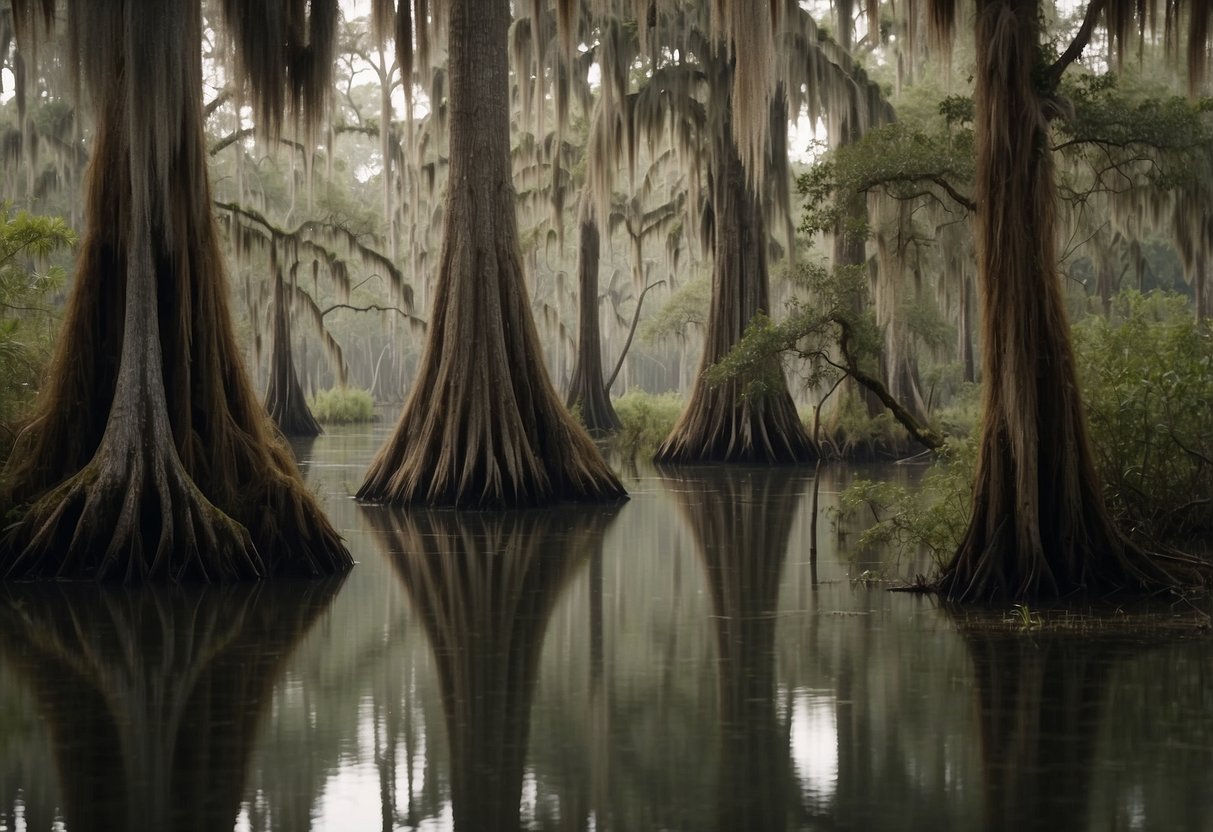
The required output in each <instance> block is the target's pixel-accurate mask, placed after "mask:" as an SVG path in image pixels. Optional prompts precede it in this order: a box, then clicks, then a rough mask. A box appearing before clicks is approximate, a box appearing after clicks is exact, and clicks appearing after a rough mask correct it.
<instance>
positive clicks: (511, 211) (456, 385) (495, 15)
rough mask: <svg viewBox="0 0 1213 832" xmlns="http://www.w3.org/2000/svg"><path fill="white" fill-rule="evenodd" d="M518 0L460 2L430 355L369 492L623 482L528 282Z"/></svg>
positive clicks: (458, 501) (522, 495)
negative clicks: (514, 12)
mask: <svg viewBox="0 0 1213 832" xmlns="http://www.w3.org/2000/svg"><path fill="white" fill-rule="evenodd" d="M509 24H510V4H509V2H508V0H452V1H451V3H450V8H449V23H448V27H447V31H448V41H449V50H448V65H449V67H450V71H449V75H450V78H449V81H450V95H449V101H450V104H449V109H450V114H449V124H450V173H449V179H448V185H447V203H446V217H445V228H444V232H443V246H442V255H441V260H440V264H439V274H438V287H437V292H436V298H435V302H434V311H433V314H432V315H431V320H430V327H429V330H428V339H427V342H426V348H425V356H424V358H423V360H422V365H421V367H420V369H419V371H418V375H417V380H416V382H415V383H414V384H413V389H412V391H411V393H410V395H409V399H408V401H407V402H406V403H405V406H404V412H403V413H402V415H401V417H400V422H399V423H398V424H397V426H396V430H395V432H394V434H393V435H392V437H391V438H390V439H389V440H388V442H387V444H386V445H385V446H384V447H383V448H382V449H381V450H380V452H379V454H378V455H377V456H376V458H375V460H374V462H373V463H372V464H371V469H370V471H369V472H368V474H367V477H366V481H365V482H364V483H363V485H362V488H361V489H360V490H359V492H358V497H359V498H360V499H364V500H370V501H374V502H388V503H395V504H405V503H427V504H432V505H455V506H521V505H537V504H542V503H550V502H555V501H560V500H587V499H593V500H601V499H617V498H620V497H622V496H624V491H623V487H622V486H621V485H620V483H619V481H618V480H617V479H616V478H615V475H614V474H612V473H611V471H610V469H609V468H608V467H607V466H606V463H605V462H603V460H602V457H601V455H600V454H599V453H598V449H597V448H596V447H595V446H594V443H593V441H592V440H591V439H590V438H589V436H588V435H587V434H586V433H585V431H584V430H582V429H581V427H580V426H578V425H577V424H576V423H575V422H574V421H573V420H572V417H571V416H570V415H569V413H568V411H567V410H566V409H565V407H564V405H563V404H562V403H561V402H560V400H559V399H558V398H557V395H556V392H555V390H554V389H553V388H552V383H551V381H550V380H549V378H548V374H547V371H546V370H545V369H544V366H543V359H542V355H541V351H540V346H539V337H538V334H537V333H536V330H535V323H534V321H533V319H532V317H531V311H530V303H529V301H528V298H527V294H526V289H525V286H524V284H523V276H522V259H521V254H520V251H519V244H518V220H517V214H516V211H517V206H516V202H515V195H514V188H513V184H512V180H511V171H510V159H509V99H510V96H509V63H508V60H507V44H506V34H507V30H508V28H509Z"/></svg>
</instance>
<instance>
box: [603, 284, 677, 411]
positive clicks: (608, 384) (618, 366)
mask: <svg viewBox="0 0 1213 832" xmlns="http://www.w3.org/2000/svg"><path fill="white" fill-rule="evenodd" d="M663 283H665V281H664V280H658V281H657V282H656V283H650V284H649V285H648V286H645V287H644V291H643V292H641V293H640V297H639V298H637V299H636V311H635V312H634V313H633V314H632V328H631V329H629V330H628V340H626V341H624V342H623V352H621V353H619V360H618V361H616V362H615V369H614V370H612V371H611V377H610V378H608V379H607V381H606V389H607V390H610V389H611V385H612V384H614V383H615V378H616V376H618V375H619V371H620V370H622V369H623V359H625V358H627V357H628V349H629V348H630V347H631V346H632V338H633V336H635V335H636V324H638V323H640V306H641V304H643V303H644V296H645V295H647V294H648V293H649V290H650V289H653V288H656V287H657V286H660V285H661V284H663Z"/></svg>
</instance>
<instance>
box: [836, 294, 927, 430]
mask: <svg viewBox="0 0 1213 832" xmlns="http://www.w3.org/2000/svg"><path fill="white" fill-rule="evenodd" d="M831 320H833V321H834V323H836V324H838V329H839V333H840V334H839V336H838V347H839V349H841V350H842V357H843V361H844V362H846V364H845V367H844V369H845V370H846V372H847V373H849V374H850V375H851V377H852V378H854V379H855V380H856V381H857V382H859V383H860V384H862V385H863V386H864V387H866V388H868V389H869V390H871V391H872V392H873V393H874V394H875V395H876V398H878V399H880V402H881V404H883V405H884V406H885V407H887V408H888V409H889V412H890V413H892V414H893V418H894V419H896V420H897V421H898V422H899V423H900V424H901V426H902V427H903V428H905V429H906V431H908V432H909V434H910V436H911V437H912V438H913V439H914V440H915V441H917V442H918V443H919V444H921V445H922V446H923V447H926V448H929V449H931V450H932V451H937V450H939V449H940V448H942V447H943V446H944V442H945V439H944V436H943V434H941V433H939V432H938V431H936V430H934V429H932V428H931V427H929V426H927V425H924V424H923V423H922V422H920V421H918V419H917V418H915V416H914V414H913V413H911V412H910V411H908V410H906V409H905V408H904V407H903V406H902V404H901V402H899V401H897V399H896V398H895V397H894V396H893V394H892V393H890V392H889V388H887V387H885V385H884V382H882V381H881V380H880V379H878V378H875V377H873V376H871V375H869V374H868V373H866V372H864V371H863V370H862V369H861V368H860V366H859V362H858V361H856V360H855V356H854V355H853V354H852V352H851V325H850V323H849V322H847V321H846V320H845V319H843V318H840V317H834V318H831Z"/></svg>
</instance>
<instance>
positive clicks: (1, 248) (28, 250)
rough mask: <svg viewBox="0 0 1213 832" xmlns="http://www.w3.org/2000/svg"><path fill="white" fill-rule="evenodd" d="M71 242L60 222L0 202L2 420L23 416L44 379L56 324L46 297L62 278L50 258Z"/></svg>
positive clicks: (59, 219)
mask: <svg viewBox="0 0 1213 832" xmlns="http://www.w3.org/2000/svg"><path fill="white" fill-rule="evenodd" d="M75 243H76V235H75V234H74V233H73V231H72V230H71V228H69V227H68V225H67V223H66V222H64V221H63V220H62V219H61V218H59V217H43V216H37V215H34V214H30V213H27V212H25V211H14V210H13V209H12V208H11V206H10V205H8V204H7V203H0V420H5V421H8V420H11V419H14V418H16V417H17V416H18V415H19V414H20V413H21V411H22V409H23V408H24V407H25V406H26V405H27V404H28V402H29V401H30V399H32V397H33V394H34V393H35V392H36V391H37V388H38V383H39V381H40V380H41V378H42V377H43V375H44V372H45V369H46V365H47V363H48V362H49V360H50V353H51V341H52V337H53V333H54V328H55V322H56V311H55V310H54V309H52V308H51V306H50V298H51V296H52V295H53V293H54V292H56V291H58V290H59V289H60V288H61V287H62V286H63V283H64V280H65V277H66V276H65V272H64V270H63V268H62V267H61V266H58V265H52V264H51V262H50V258H51V256H52V255H54V254H56V253H58V252H60V251H61V250H63V249H67V248H70V247H71V246H73V245H75Z"/></svg>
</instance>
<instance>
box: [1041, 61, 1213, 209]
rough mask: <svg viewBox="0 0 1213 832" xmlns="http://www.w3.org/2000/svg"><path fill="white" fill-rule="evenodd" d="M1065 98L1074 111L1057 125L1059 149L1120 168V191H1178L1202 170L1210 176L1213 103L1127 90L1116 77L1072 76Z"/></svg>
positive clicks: (1095, 165) (1068, 77)
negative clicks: (1140, 187)
mask: <svg viewBox="0 0 1213 832" xmlns="http://www.w3.org/2000/svg"><path fill="white" fill-rule="evenodd" d="M1061 93H1062V95H1063V97H1064V101H1065V102H1066V103H1067V105H1068V110H1069V111H1068V112H1067V113H1065V118H1062V119H1059V120H1058V121H1057V134H1058V141H1057V142H1056V144H1055V149H1058V150H1062V151H1064V152H1066V153H1067V154H1068V155H1071V156H1074V157H1076V158H1079V159H1082V158H1086V159H1088V161H1089V164H1090V166H1091V167H1092V168H1094V169H1095V170H1097V171H1103V170H1112V169H1114V170H1115V171H1116V174H1117V176H1118V177H1119V178H1120V179H1119V181H1118V182H1117V184H1118V186H1119V187H1121V188H1123V187H1125V186H1126V185H1127V184H1129V183H1130V182H1137V183H1138V184H1148V185H1152V186H1154V187H1158V188H1174V187H1177V186H1179V185H1183V184H1185V183H1186V182H1188V181H1189V180H1190V179H1191V177H1192V174H1193V169H1194V168H1196V167H1198V166H1199V167H1200V168H1201V169H1204V170H1206V173H1207V167H1208V163H1207V159H1208V147H1209V143H1210V142H1211V141H1213V132H1211V124H1210V116H1209V114H1210V112H1211V111H1213V99H1209V98H1202V99H1198V100H1196V101H1193V100H1191V99H1188V98H1183V97H1180V96H1175V95H1158V94H1150V93H1149V92H1143V93H1134V92H1129V91H1125V90H1124V89H1122V88H1121V86H1120V84H1119V83H1118V81H1117V79H1116V76H1115V75H1114V74H1112V73H1107V74H1102V75H1095V74H1089V73H1088V74H1067V75H1066V76H1065V77H1064V80H1063V82H1062V88H1061Z"/></svg>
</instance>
